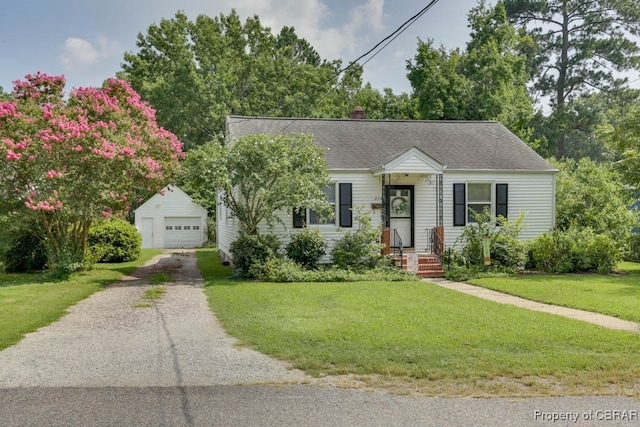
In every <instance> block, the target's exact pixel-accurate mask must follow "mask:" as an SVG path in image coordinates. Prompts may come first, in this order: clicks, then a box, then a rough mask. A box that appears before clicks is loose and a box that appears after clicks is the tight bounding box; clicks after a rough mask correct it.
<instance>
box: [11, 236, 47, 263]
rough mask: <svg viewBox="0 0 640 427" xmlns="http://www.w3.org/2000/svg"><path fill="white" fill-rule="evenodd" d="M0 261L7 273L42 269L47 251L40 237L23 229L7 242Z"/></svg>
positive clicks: (45, 261)
mask: <svg viewBox="0 0 640 427" xmlns="http://www.w3.org/2000/svg"><path fill="white" fill-rule="evenodd" d="M2 262H3V264H4V270H5V272H7V273H27V272H29V271H38V270H43V269H44V268H45V266H46V264H47V251H46V249H45V247H44V244H43V243H42V241H41V240H40V239H38V238H37V237H36V236H35V235H34V234H33V233H32V232H31V231H27V230H24V231H22V232H21V233H19V234H17V235H16V236H15V237H14V238H13V239H12V240H11V241H10V242H9V244H8V248H7V250H6V251H5V252H4V253H3V254H2Z"/></svg>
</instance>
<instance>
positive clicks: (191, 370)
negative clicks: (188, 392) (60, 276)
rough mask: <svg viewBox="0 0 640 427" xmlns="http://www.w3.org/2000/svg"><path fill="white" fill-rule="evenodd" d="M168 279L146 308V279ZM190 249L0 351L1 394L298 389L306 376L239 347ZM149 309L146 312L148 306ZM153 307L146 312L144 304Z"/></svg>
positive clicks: (161, 259)
mask: <svg viewBox="0 0 640 427" xmlns="http://www.w3.org/2000/svg"><path fill="white" fill-rule="evenodd" d="M159 273H166V274H169V275H170V276H171V277H172V279H173V280H172V281H170V282H167V283H164V284H162V286H165V287H166V293H165V294H164V295H163V296H162V298H161V299H159V300H157V301H155V302H151V303H149V301H148V300H143V299H142V296H143V294H144V292H145V291H146V290H148V289H149V288H151V287H153V286H158V285H157V284H151V283H149V281H148V278H150V277H153V276H154V275H157V274H159ZM202 282H203V281H202V276H201V274H200V271H199V270H198V268H197V267H196V258H195V253H194V252H193V251H188V250H178V251H172V252H170V253H169V252H168V253H165V254H163V255H160V256H157V257H155V258H154V259H152V260H151V261H150V262H149V263H147V264H145V266H143V267H141V268H140V269H138V270H137V271H136V272H134V273H133V275H132V276H127V277H125V278H124V279H123V280H122V281H120V282H118V283H117V284H114V285H111V286H108V287H106V288H105V289H104V290H102V291H100V292H97V293H95V294H93V295H92V296H91V297H89V298H87V299H85V300H83V301H81V302H80V303H79V304H77V305H75V306H73V307H71V309H70V310H69V314H67V315H66V316H64V317H63V318H62V319H60V320H59V321H58V322H55V323H53V324H51V325H49V326H47V327H44V328H42V329H40V330H38V331H36V332H34V333H32V334H29V335H27V336H26V337H25V338H24V339H23V340H22V341H21V342H20V343H18V344H17V345H15V346H13V347H9V348H7V349H5V350H4V351H1V352H0V388H10V387H83V386H86V387H110V386H112V387H122V386H125V387H126V386H131V387H147V386H200V385H232V384H246V383H273V382H286V383H300V382H305V381H306V380H307V377H305V375H304V374H303V373H302V372H300V371H296V370H289V369H287V366H286V364H284V363H282V362H279V361H275V360H273V359H270V358H269V357H267V356H265V355H263V354H261V353H258V352H256V351H253V350H250V349H246V348H238V347H235V346H234V345H235V344H236V340H235V339H233V338H231V337H229V336H228V335H227V334H226V333H225V332H224V331H223V329H222V327H221V326H220V323H219V322H218V320H217V319H216V318H215V317H214V315H213V314H212V313H211V311H210V310H209V307H208V305H207V300H206V297H205V295H204V293H203V284H202ZM145 305H147V306H145ZM149 305H150V306H149Z"/></svg>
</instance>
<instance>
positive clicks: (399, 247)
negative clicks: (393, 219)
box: [393, 228, 404, 267]
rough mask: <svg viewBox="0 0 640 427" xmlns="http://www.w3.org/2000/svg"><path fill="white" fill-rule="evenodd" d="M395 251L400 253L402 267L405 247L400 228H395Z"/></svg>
mask: <svg viewBox="0 0 640 427" xmlns="http://www.w3.org/2000/svg"><path fill="white" fill-rule="evenodd" d="M393 253H394V254H396V255H397V254H399V255H400V267H402V264H403V257H404V248H403V247H402V238H401V237H400V234H398V230H396V229H395V228H394V229H393Z"/></svg>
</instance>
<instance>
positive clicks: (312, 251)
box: [285, 228, 326, 269]
mask: <svg viewBox="0 0 640 427" xmlns="http://www.w3.org/2000/svg"><path fill="white" fill-rule="evenodd" d="M325 248H326V243H325V240H324V236H323V235H322V233H320V231H319V230H311V229H309V228H305V229H303V230H301V231H300V232H298V233H296V234H294V235H293V236H292V237H291V242H289V244H288V245H287V246H286V248H285V250H286V253H287V257H289V259H291V260H293V261H295V262H297V263H298V264H300V265H302V266H303V267H304V268H306V269H315V268H317V267H318V263H319V262H320V258H322V256H323V255H324V254H325V253H326V251H325Z"/></svg>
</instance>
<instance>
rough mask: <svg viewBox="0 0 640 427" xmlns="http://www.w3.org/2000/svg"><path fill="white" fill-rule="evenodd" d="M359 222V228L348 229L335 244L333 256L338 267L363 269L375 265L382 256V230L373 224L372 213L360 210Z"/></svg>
mask: <svg viewBox="0 0 640 427" xmlns="http://www.w3.org/2000/svg"><path fill="white" fill-rule="evenodd" d="M358 223H359V226H358V229H357V230H355V231H347V232H346V233H344V234H343V236H342V237H341V238H340V239H339V240H337V241H336V243H335V244H334V246H333V249H332V251H331V257H332V259H333V263H334V265H335V266H336V267H338V268H342V269H347V270H355V271H362V270H365V269H368V268H372V267H374V266H375V265H376V264H377V263H378V261H379V260H380V258H381V255H380V250H381V249H382V247H383V246H384V245H382V244H380V243H378V241H379V239H380V235H381V232H380V230H379V229H378V228H376V227H374V226H373V225H371V215H369V214H368V213H364V212H362V211H360V212H358Z"/></svg>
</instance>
